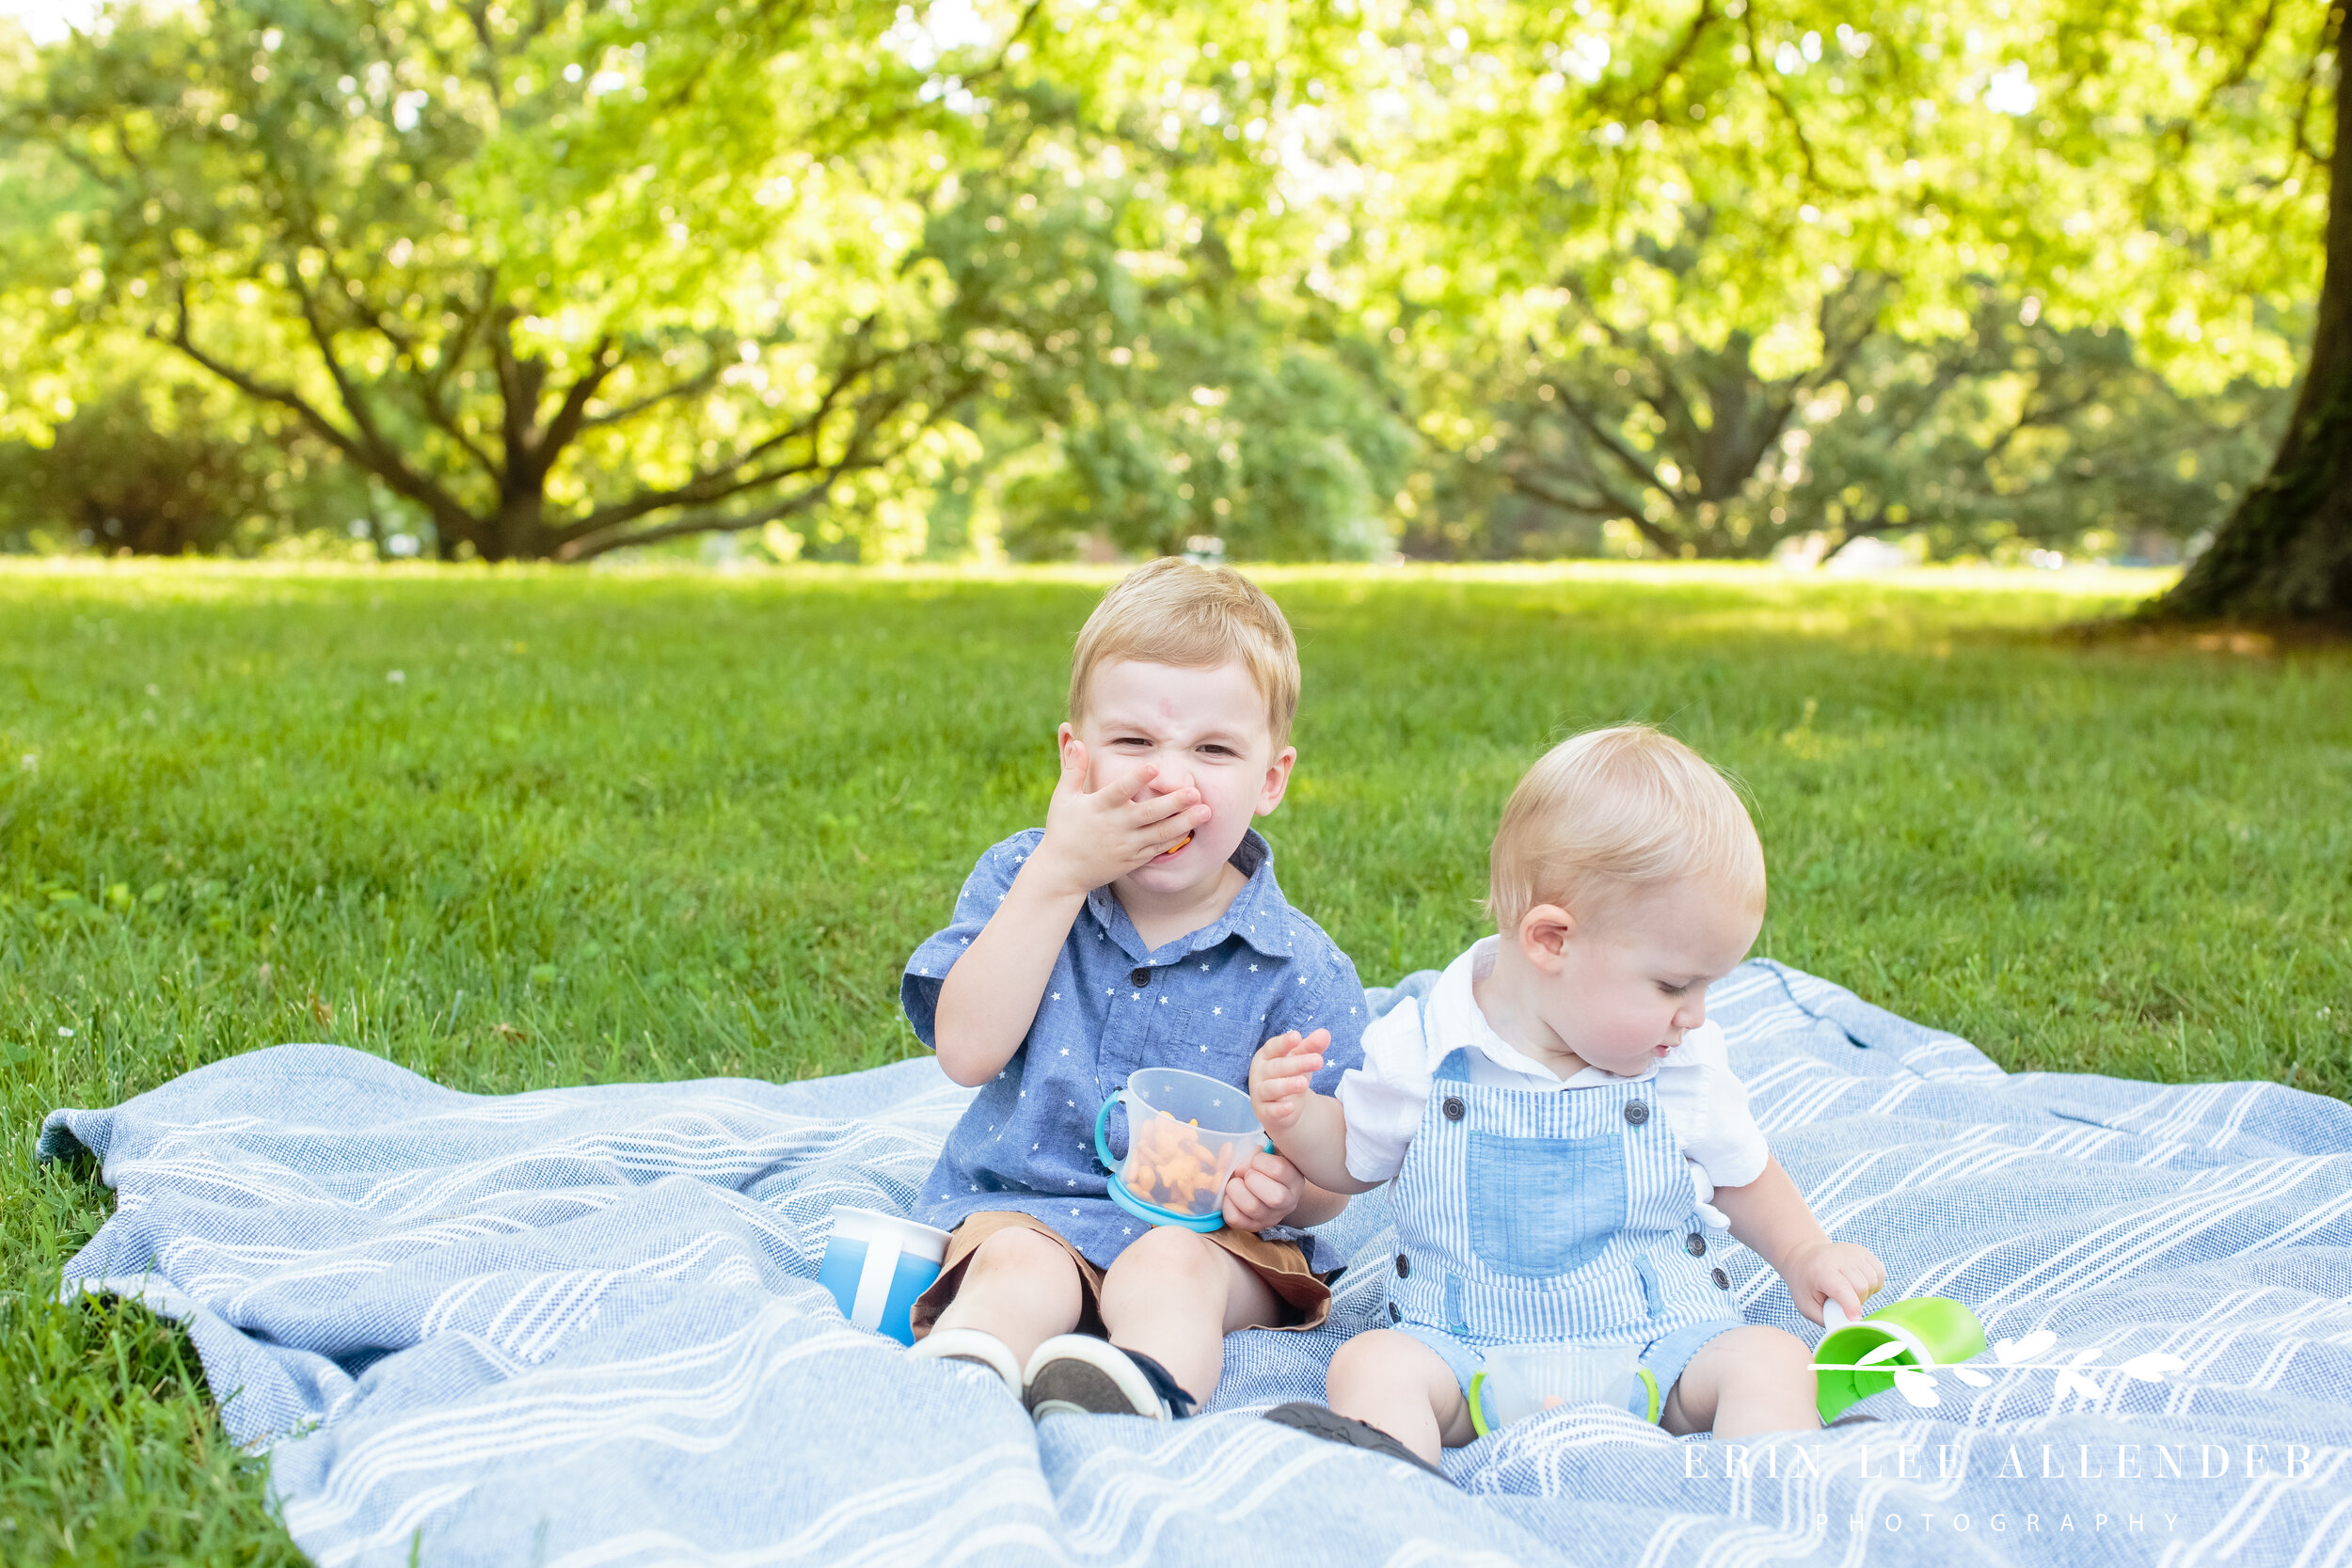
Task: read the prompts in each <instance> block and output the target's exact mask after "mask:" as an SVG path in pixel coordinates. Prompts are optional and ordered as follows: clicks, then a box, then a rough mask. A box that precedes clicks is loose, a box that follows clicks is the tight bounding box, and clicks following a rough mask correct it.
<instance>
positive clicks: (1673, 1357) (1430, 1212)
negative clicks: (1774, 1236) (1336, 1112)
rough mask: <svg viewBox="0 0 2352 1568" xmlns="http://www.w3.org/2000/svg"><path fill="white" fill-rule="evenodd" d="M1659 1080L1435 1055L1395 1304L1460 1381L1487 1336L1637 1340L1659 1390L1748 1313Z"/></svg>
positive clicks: (1399, 1216) (1411, 1150)
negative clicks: (1558, 1081)
mask: <svg viewBox="0 0 2352 1568" xmlns="http://www.w3.org/2000/svg"><path fill="white" fill-rule="evenodd" d="M1656 1087H1657V1073H1656V1071H1655V1070H1653V1071H1652V1072H1650V1073H1649V1074H1648V1075H1647V1076H1645V1077H1642V1078H1625V1079H1618V1080H1614V1081H1613V1082H1610V1083H1607V1084H1595V1085H1588V1086H1585V1087H1581V1088H1569V1089H1557V1090H1550V1091H1538V1090H1534V1089H1506V1088H1494V1087H1489V1086H1486V1085H1479V1084H1473V1083H1471V1082H1470V1073H1469V1070H1468V1061H1467V1053H1466V1051H1464V1050H1455V1051H1454V1052H1452V1053H1449V1054H1448V1055H1447V1056H1446V1058H1445V1060H1444V1061H1443V1062H1442V1063H1440V1064H1439V1065H1438V1072H1437V1079H1436V1082H1435V1083H1433V1084H1432V1085H1430V1090H1429V1101H1428V1103H1427V1104H1426V1105H1425V1106H1423V1107H1422V1117H1421V1126H1420V1127H1419V1129H1418V1130H1417V1131H1416V1132H1414V1134H1413V1141H1412V1144H1411V1145H1410V1146H1409V1147H1408V1148H1406V1151H1405V1163H1404V1165H1403V1166H1402V1168H1400V1169H1399V1170H1398V1172H1397V1174H1396V1177H1395V1180H1392V1181H1391V1182H1390V1184H1389V1203H1390V1207H1391V1211H1392V1212H1393V1213H1394V1215H1395V1219H1396V1232H1397V1255H1396V1259H1395V1268H1394V1270H1393V1272H1392V1273H1391V1275H1390V1277H1389V1307H1388V1314H1389V1321H1390V1322H1391V1323H1393V1324H1395V1325H1396V1326H1397V1327H1399V1328H1401V1329H1403V1330H1405V1331H1406V1333H1409V1334H1411V1335H1412V1336H1413V1337H1414V1338H1417V1339H1420V1340H1421V1341H1422V1342H1423V1343H1424V1344H1427V1345H1428V1346H1429V1347H1430V1348H1431V1349H1432V1350H1434V1351H1436V1352H1437V1353H1438V1354H1439V1355H1440V1356H1442V1357H1444V1358H1445V1361H1446V1364H1447V1365H1448V1366H1449V1367H1450V1368H1452V1369H1453V1370H1454V1373H1455V1375H1456V1376H1457V1377H1458V1378H1459V1379H1460V1380H1461V1382H1462V1384H1463V1386H1464V1387H1465V1388H1467V1387H1468V1386H1469V1384H1470V1376H1471V1374H1472V1373H1474V1372H1475V1371H1476V1370H1478V1366H1479V1356H1478V1354H1477V1351H1478V1347H1480V1346H1482V1345H1501V1344H1538V1343H1547V1342H1548V1343H1554V1344H1557V1343H1577V1344H1641V1345H1643V1346H1645V1347H1646V1348H1645V1352H1644V1354H1643V1360H1642V1364H1643V1368H1644V1370H1646V1371H1648V1372H1650V1373H1651V1374H1652V1376H1653V1378H1654V1381H1655V1385H1656V1390H1657V1396H1658V1398H1659V1400H1660V1401H1661V1402H1662V1400H1663V1399H1664V1397H1665V1395H1666V1394H1667V1393H1668V1392H1670V1391H1671V1390H1672V1389H1673V1387H1674V1382H1675V1379H1676V1378H1677V1377H1679V1376H1681V1375H1682V1369H1683V1367H1684V1366H1685V1365H1687V1364H1688V1363H1689V1361H1690V1358H1691V1356H1692V1354H1694V1353H1695V1352H1696V1351H1697V1350H1698V1348H1699V1347H1700V1346H1701V1345H1703V1344H1705V1343H1706V1342H1707V1341H1708V1339H1711V1338H1714V1337H1715V1336H1716V1335H1718V1334H1720V1333H1722V1332H1724V1330H1725V1329H1729V1328H1736V1327H1738V1326H1739V1325H1740V1314H1739V1310H1738V1308H1737V1307H1735V1306H1734V1305H1733V1304H1732V1301H1731V1298H1730V1293H1729V1288H1728V1279H1727V1276H1726V1275H1724V1273H1723V1271H1722V1270H1721V1269H1720V1268H1718V1267H1716V1266H1715V1265H1714V1263H1713V1262H1712V1260H1711V1259H1708V1257H1707V1256H1706V1255H1707V1253H1708V1250H1709V1243H1708V1240H1707V1232H1706V1229H1705V1227H1703V1226H1702V1225H1701V1224H1700V1222H1699V1217H1698V1213H1697V1207H1698V1205H1697V1199H1696V1195H1695V1194H1694V1193H1693V1192H1692V1188H1691V1176H1690V1172H1689V1171H1688V1169H1687V1168H1686V1167H1685V1164H1684V1161H1683V1156H1682V1146H1681V1144H1680V1143H1679V1142H1678V1141H1677V1139H1676V1137H1675V1134H1674V1130H1673V1129H1672V1128H1671V1127H1669V1126H1667V1125H1666V1118H1665V1117H1664V1116H1663V1115H1662V1114H1661V1112H1660V1109H1659V1106H1658V1103H1657V1099H1656V1094H1655V1090H1656ZM1646 1392H1647V1390H1645V1389H1643V1388H1641V1387H1639V1386H1637V1388H1636V1392H1635V1396H1634V1402H1635V1404H1636V1406H1637V1413H1638V1411H1639V1410H1640V1409H1645V1408H1646V1401H1645V1394H1646Z"/></svg>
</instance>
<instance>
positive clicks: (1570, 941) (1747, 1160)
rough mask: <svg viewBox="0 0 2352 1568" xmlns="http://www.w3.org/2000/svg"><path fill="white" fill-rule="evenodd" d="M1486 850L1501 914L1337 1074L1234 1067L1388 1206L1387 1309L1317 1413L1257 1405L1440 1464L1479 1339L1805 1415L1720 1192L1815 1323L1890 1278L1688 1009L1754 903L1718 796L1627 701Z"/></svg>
mask: <svg viewBox="0 0 2352 1568" xmlns="http://www.w3.org/2000/svg"><path fill="white" fill-rule="evenodd" d="M1489 870H1490V877H1491V880H1490V892H1489V897H1488V900H1487V903H1488V910H1489V912H1490V913H1491V914H1492V915H1493V917H1494V919H1495V922H1496V925H1497V927H1499V934H1498V935H1496V936H1490V937H1486V938H1485V939H1483V940H1481V941H1480V942H1477V943H1476V944H1475V945H1473V946H1472V947H1471V948H1470V951H1469V952H1467V953H1464V954H1463V955H1462V956H1461V957H1460V958H1456V959H1455V960H1454V963H1453V965H1452V966H1451V967H1449V968H1448V969H1447V970H1446V971H1445V973H1444V974H1443V975H1442V976H1441V977H1440V978H1439V979H1438V982H1437V984H1436V985H1435V986H1434V987H1433V988H1432V989H1431V990H1430V991H1429V993H1428V995H1427V996H1426V998H1424V999H1413V998H1407V999H1406V1000H1404V1001H1402V1002H1400V1003H1399V1004H1398V1005H1397V1006H1396V1007H1395V1008H1394V1009H1393V1010H1391V1012H1389V1013H1388V1014H1386V1015H1384V1016H1383V1017H1382V1018H1381V1020H1380V1021H1379V1022H1377V1023H1375V1024H1374V1025H1373V1026H1372V1027H1371V1029H1369V1030H1368V1031H1367V1032H1366V1034H1365V1036H1364V1040H1363V1054H1364V1066H1363V1069H1362V1070H1360V1071H1350V1072H1348V1073H1347V1074H1346V1075H1345V1076H1344V1077H1343V1078H1342V1080H1341V1082H1340V1086H1339V1092H1338V1095H1337V1097H1336V1098H1332V1097H1330V1096H1327V1095H1323V1094H1317V1093H1313V1092H1311V1087H1310V1081H1309V1075H1310V1074H1311V1073H1313V1072H1315V1071H1316V1070H1317V1069H1320V1068H1322V1066H1323V1063H1322V1061H1321V1059H1320V1057H1319V1056H1318V1054H1317V1052H1316V1050H1315V1045H1314V1042H1313V1041H1311V1040H1294V1039H1288V1038H1285V1039H1278V1040H1274V1041H1271V1042H1270V1043H1268V1044H1267V1045H1266V1047H1265V1048H1264V1050H1263V1052H1262V1053H1260V1055H1259V1058H1258V1061H1257V1063H1256V1065H1255V1066H1254V1068H1253V1069H1252V1071H1251V1074H1250V1098H1251V1101H1252V1103H1253V1104H1254V1106H1255V1107H1256V1109H1257V1112H1258V1117H1259V1120H1260V1122H1261V1123H1262V1124H1263V1126H1264V1127H1265V1129H1266V1131H1267V1132H1269V1133H1270V1134H1271V1135H1272V1136H1273V1139H1274V1142H1275V1146H1276V1147H1277V1148H1279V1149H1281V1151H1282V1152H1283V1153H1284V1154H1286V1155H1288V1156H1289V1157H1290V1159H1291V1160H1292V1161H1293V1162H1294V1163H1295V1164H1296V1165H1297V1166H1298V1168H1299V1169H1300V1170H1301V1171H1303V1172H1305V1173H1306V1176H1307V1179H1308V1180H1311V1181H1314V1182H1318V1183H1320V1184H1322V1185H1323V1186H1325V1187H1327V1188H1329V1189H1330V1190H1332V1191H1335V1192H1362V1191H1364V1190H1366V1189H1367V1188H1370V1187H1373V1186H1375V1185H1378V1184H1379V1183H1381V1182H1384V1181H1385V1182H1388V1183H1390V1188H1389V1201H1390V1207H1391V1212H1393V1213H1394V1214H1395V1217H1396V1230H1397V1252H1396V1258H1395V1261H1394V1266H1393V1270H1392V1271H1391V1273H1390V1275H1389V1276H1388V1280H1387V1291H1388V1302H1387V1304H1386V1307H1385V1315H1386V1317H1387V1319H1388V1322H1389V1323H1390V1324H1391V1326H1390V1327H1387V1328H1383V1329H1376V1330H1375V1331H1374V1332H1372V1333H1369V1334H1361V1335H1358V1336H1357V1337H1356V1338H1353V1339H1350V1340H1349V1341H1348V1342H1347V1343H1346V1344H1345V1345H1343V1346H1342V1347H1341V1349H1340V1353H1339V1354H1338V1355H1337V1356H1335V1357H1334V1358H1333V1360H1332V1363H1331V1369H1330V1372H1329V1374H1328V1377H1327V1383H1326V1386H1327V1395H1328V1398H1329V1400H1330V1407H1329V1408H1328V1409H1327V1408H1325V1407H1323V1406H1320V1405H1312V1404H1293V1405H1284V1406H1282V1407H1280V1408H1279V1409H1277V1410H1274V1411H1272V1412H1269V1413H1268V1418H1269V1419H1273V1420H1277V1421H1280V1422H1283V1423H1284V1424H1286V1425H1291V1426H1295V1427H1299V1428H1301V1429H1303V1430H1305V1431H1308V1432H1311V1433H1314V1434H1315V1435H1317V1436H1323V1437H1329V1438H1332V1439H1333V1440H1335V1441H1339V1442H1344V1443H1350V1444H1353V1445H1356V1446H1358V1447H1361V1448H1367V1449H1375V1450H1377V1451H1381V1452H1386V1453H1389V1454H1391V1456H1393V1457H1396V1458H1401V1459H1406V1460H1408V1461H1410V1462H1413V1463H1416V1464H1419V1465H1422V1466H1423V1467H1424V1468H1434V1467H1435V1465H1436V1462H1437V1460H1438V1450H1439V1449H1440V1447H1441V1446H1442V1447H1445V1448H1453V1447H1457V1446H1459V1445H1461V1444H1465V1443H1468V1442H1470V1440H1471V1437H1472V1435H1473V1429H1472V1425H1471V1420H1470V1407H1469V1403H1468V1399H1467V1393H1468V1390H1469V1387H1470V1380H1471V1378H1472V1377H1473V1376H1474V1375H1475V1374H1476V1373H1477V1372H1478V1371H1479V1370H1480V1368H1481V1365H1482V1360H1483V1356H1482V1352H1483V1351H1484V1350H1486V1349H1488V1348H1491V1347H1495V1346H1502V1345H1512V1344H1537V1343H1549V1344H1560V1343H1563V1342H1565V1343H1569V1344H1585V1345H1630V1346H1636V1347H1639V1351H1640V1367H1641V1372H1640V1378H1639V1381H1638V1383H1637V1385H1636V1388H1635V1392H1634V1397H1633V1401H1632V1404H1633V1407H1634V1409H1635V1410H1636V1411H1637V1412H1638V1413H1640V1414H1642V1415H1645V1416H1646V1417H1648V1418H1651V1419H1654V1420H1656V1421H1658V1422H1659V1423H1660V1424H1661V1426H1663V1427H1664V1428H1665V1429H1666V1430H1667V1431H1669V1432H1673V1433H1692V1432H1705V1431H1708V1430H1710V1429H1711V1430H1712V1431H1713V1432H1714V1433H1715V1434H1716V1435H1717V1436H1718V1437H1739V1436H1744V1435H1747V1434H1749V1433H1757V1432H1771V1431H1788V1430H1799V1429H1810V1428H1813V1427H1816V1426H1819V1425H1820V1419H1819V1418H1818V1417H1817V1416H1816V1415H1815V1411H1814V1400H1815V1386H1814V1373H1813V1366H1812V1357H1811V1354H1810V1353H1809V1352H1808V1351H1807V1349H1806V1348H1805V1345H1804V1341H1803V1340H1801V1339H1799V1338H1797V1337H1796V1336H1795V1335H1793V1334H1789V1333H1787V1332H1785V1331H1783V1330H1781V1329H1777V1328H1770V1327H1765V1326H1763V1325H1760V1324H1753V1325H1752V1324H1745V1323H1742V1322H1741V1320H1740V1309H1739V1307H1738V1306H1737V1304H1735V1303H1734V1302H1733V1301H1732V1299H1731V1294H1730V1285H1731V1280H1730V1276H1729V1275H1727V1274H1726V1273H1725V1272H1724V1269H1723V1267H1722V1265H1721V1263H1720V1262H1719V1260H1718V1251H1719V1249H1720V1248H1721V1246H1722V1244H1723V1242H1722V1227H1723V1226H1724V1221H1725V1217H1726V1216H1728V1223H1729V1228H1730V1231H1731V1234H1732V1235H1733V1236H1735V1237H1737V1238H1738V1239H1739V1240H1740V1242H1742V1243H1745V1244H1746V1245H1747V1246H1748V1247H1750V1248H1751V1249H1753V1250H1754V1251H1755V1252H1756V1255H1757V1256H1758V1257H1760V1258H1762V1259H1764V1261H1765V1262H1766V1263H1767V1264H1768V1265H1769V1266H1771V1267H1772V1268H1773V1269H1774V1270H1776V1271H1778V1273H1779V1275H1780V1276H1781V1279H1782V1280H1783V1282H1784V1283H1786V1284H1787V1286H1788V1292H1789V1294H1790V1296H1791V1297H1793V1298H1794V1300H1795V1302H1796V1304H1797V1307H1798V1309H1799V1310H1800V1311H1802V1312H1804V1315H1805V1316H1806V1317H1808V1318H1811V1319H1813V1320H1814V1321H1815V1322H1817V1323H1818V1322H1820V1317H1821V1304H1822V1302H1824V1301H1826V1300H1836V1302H1838V1303H1839V1304H1840V1305H1841V1306H1843V1307H1844V1308H1845V1310H1846V1313H1847V1315H1848V1316H1849V1317H1851V1318H1859V1317H1860V1316H1861V1315H1862V1301H1863V1298H1865V1297H1867V1296H1868V1295H1869V1294H1870V1293H1871V1292H1872V1291H1876V1290H1878V1289H1879V1287H1880V1286H1881V1285H1882V1284H1883V1283H1884V1282H1885V1277H1886V1275H1885V1271H1884V1270H1883V1268H1882V1267H1881V1266H1880V1263H1879V1260H1878V1259H1877V1258H1875V1257H1873V1256H1872V1255H1871V1254H1870V1252H1869V1250H1868V1249H1867V1248H1865V1247H1861V1246H1857V1245H1854V1244H1852V1243H1843V1242H1832V1241H1831V1240H1830V1239H1829V1238H1828V1237H1827V1236H1826V1235H1824V1234H1823V1233H1822V1230H1821V1227H1820V1224H1819V1223H1818V1222H1817V1221H1816V1220H1815V1219H1814V1217H1813V1212H1812V1211H1811V1210H1810V1209H1809V1208H1807V1207H1806V1205H1805V1201H1804V1196H1803V1195H1802V1194H1800V1193H1799V1192H1798V1191H1797V1188H1796V1184H1795V1183H1794V1182H1793V1181H1791V1180H1789V1179H1788V1173H1787V1172H1786V1171H1784V1170H1783V1169H1781V1167H1780V1163H1779V1162H1778V1161H1776V1160H1774V1159H1773V1158H1772V1150H1771V1149H1770V1148H1767V1147H1766V1146H1765V1142H1764V1135H1763V1133H1762V1132H1761V1131H1759V1130H1758V1129H1757V1127H1756V1119H1755V1117H1753V1116H1751V1115H1750V1114H1749V1111H1748V1097H1747V1091H1746V1089H1745V1088H1743V1087H1742V1086H1741V1085H1740V1081H1739V1080H1738V1079H1737V1078H1736V1077H1734V1076H1733V1075H1732V1071H1731V1066H1730V1061H1729V1057H1728V1055H1727V1053H1726V1049H1725V1045H1724V1036H1723V1031H1722V1030H1721V1029H1720V1028H1719V1027H1717V1026H1715V1025H1713V1024H1710V1023H1708V1022H1707V988H1708V985H1709V984H1710V983H1712V982H1714V981H1716V980H1719V979H1721V978H1723V977H1724V975H1725V974H1729V973H1730V972H1731V970H1732V968H1733V967H1734V966H1736V965H1737V964H1738V963H1739V962H1740V959H1741V958H1745V957H1746V956H1747V951H1748V949H1749V948H1750V947H1751V946H1753V945H1754V944H1755V942H1756V932H1757V930H1758V929H1759V927H1761V925H1762V922H1763V917H1764V852H1763V849H1762V847H1761V846H1760V845H1759V844H1758V843H1757V842H1756V829H1755V827H1754V826H1753V825H1752V824H1751V823H1750V822H1749V820H1748V815H1747V812H1746V811H1745V810H1744V809H1743V808H1742V807H1741V806H1740V799H1739V797H1738V796H1737V795H1735V794H1733V793H1732V790H1731V788H1730V786H1729V785H1728V784H1725V783H1724V780H1723V778H1722V776H1721V775H1720V774H1718V773H1717V772H1716V771H1715V770H1714V769H1713V768H1710V767H1708V765H1707V763H1706V762H1704V761H1703V760H1701V759H1700V758H1699V756H1698V755H1697V754H1696V753H1694V752H1692V751H1691V750H1690V749H1689V748H1688V747H1686V746H1684V745H1682V744H1681V743H1680V742H1678V741H1676V740H1673V739H1671V738H1669V737H1668V736H1663V735H1661V734H1659V733H1658V732H1656V731H1654V730H1651V729H1649V728H1647V727H1645V726H1642V725H1626V726H1623V727H1620V728H1617V729H1610V730H1598V731H1595V732H1593V733H1591V734H1588V735H1581V736H1576V737H1575V738H1574V739H1571V740H1568V741H1565V742H1564V743H1563V744H1561V745H1559V746H1557V747H1555V748H1553V749H1552V751H1551V752H1549V753H1548V754H1547V755H1545V756H1544V757H1543V758H1542V759H1541V760H1540V761H1538V762H1537V763H1536V764H1535V766H1534V768H1531V769H1529V771H1528V774H1527V777H1526V778H1524V779H1522V780H1521V781H1520V782H1519V785H1518V789H1516V790H1515V791H1513V792H1512V796H1511V800H1510V804H1509V805H1508V806H1507V807H1506V808H1505V809H1504V811H1503V815H1502V826H1501V827H1500V828H1498V829H1497V831H1496V833H1495V841H1494V847H1493V851H1492V854H1491V857H1490V863H1489Z"/></svg>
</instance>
